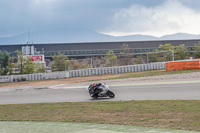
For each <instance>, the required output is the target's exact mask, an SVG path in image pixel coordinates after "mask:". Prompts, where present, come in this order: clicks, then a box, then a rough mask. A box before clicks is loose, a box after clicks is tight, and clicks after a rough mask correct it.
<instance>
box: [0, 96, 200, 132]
mask: <svg viewBox="0 0 200 133" xmlns="http://www.w3.org/2000/svg"><path fill="white" fill-rule="evenodd" d="M0 121H49V122H81V123H99V124H121V125H133V126H142V127H153V128H168V129H182V130H193V131H200V101H199V100H163V101H115V102H108V101H107V102H77V103H69V102H67V103H37V104H16V105H0Z"/></svg>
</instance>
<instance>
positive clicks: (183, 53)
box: [174, 44, 189, 60]
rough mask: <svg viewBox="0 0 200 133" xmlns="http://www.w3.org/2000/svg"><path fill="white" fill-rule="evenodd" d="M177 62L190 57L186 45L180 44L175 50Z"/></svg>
mask: <svg viewBox="0 0 200 133" xmlns="http://www.w3.org/2000/svg"><path fill="white" fill-rule="evenodd" d="M174 53H175V60H184V59H187V58H188V56H189V50H188V49H187V48H186V47H185V44H180V45H179V46H176V48H175V51H174Z"/></svg>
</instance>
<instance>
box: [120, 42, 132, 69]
mask: <svg viewBox="0 0 200 133" xmlns="http://www.w3.org/2000/svg"><path fill="white" fill-rule="evenodd" d="M121 49H122V52H120V54H121V55H122V56H123V57H124V65H130V64H131V63H130V62H131V50H130V48H129V46H128V44H126V43H124V44H122V46H121Z"/></svg>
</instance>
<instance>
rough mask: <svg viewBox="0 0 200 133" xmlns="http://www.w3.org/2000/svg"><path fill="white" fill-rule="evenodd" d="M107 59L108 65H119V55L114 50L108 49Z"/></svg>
mask: <svg viewBox="0 0 200 133" xmlns="http://www.w3.org/2000/svg"><path fill="white" fill-rule="evenodd" d="M105 59H106V66H107V67H113V66H116V65H117V56H116V55H115V54H114V51H112V50H110V51H108V52H107V54H106V56H105Z"/></svg>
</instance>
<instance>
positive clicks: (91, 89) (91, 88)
mask: <svg viewBox="0 0 200 133" xmlns="http://www.w3.org/2000/svg"><path fill="white" fill-rule="evenodd" d="M99 86H101V83H97V84H96V83H93V84H91V85H90V86H89V92H90V95H91V97H94V96H97V95H98V94H99V92H101V91H102V90H101V89H99V88H98V87H99Z"/></svg>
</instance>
